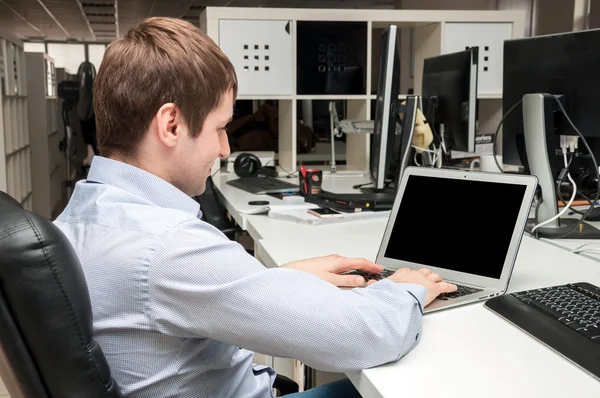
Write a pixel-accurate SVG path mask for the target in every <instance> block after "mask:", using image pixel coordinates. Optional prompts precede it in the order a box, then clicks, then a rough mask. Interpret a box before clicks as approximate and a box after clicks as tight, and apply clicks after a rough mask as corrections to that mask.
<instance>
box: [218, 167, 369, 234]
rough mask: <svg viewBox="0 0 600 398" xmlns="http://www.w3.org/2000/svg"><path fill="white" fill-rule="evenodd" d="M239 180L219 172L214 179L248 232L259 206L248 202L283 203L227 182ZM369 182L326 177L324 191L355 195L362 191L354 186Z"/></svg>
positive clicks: (236, 219)
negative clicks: (249, 220)
mask: <svg viewBox="0 0 600 398" xmlns="http://www.w3.org/2000/svg"><path fill="white" fill-rule="evenodd" d="M238 178H239V177H238V176H237V175H236V174H235V173H226V172H218V173H216V174H215V175H214V176H213V177H212V179H213V182H214V184H215V187H216V188H217V192H218V194H219V197H220V198H221V201H222V203H223V205H224V206H225V208H226V209H227V211H228V212H229V214H231V216H232V217H233V219H234V220H235V221H236V222H237V223H238V225H239V226H240V227H241V228H242V229H243V230H244V231H246V230H247V228H248V223H247V217H248V215H251V214H252V213H254V212H255V211H257V210H258V208H257V206H253V205H250V204H248V202H250V201H256V200H265V201H267V202H269V204H281V203H282V201H281V200H280V199H277V198H274V197H272V196H269V195H254V194H251V193H249V192H246V191H244V190H241V189H239V188H235V187H232V186H231V185H229V184H227V181H230V180H235V179H238ZM282 180H283V181H286V182H291V183H296V182H298V177H293V178H286V177H283V178H282ZM368 182H370V179H369V178H368V177H364V178H358V179H357V178H356V177H352V176H346V175H343V174H340V175H339V176H330V175H325V176H324V177H323V189H324V190H326V191H330V192H335V193H355V192H360V191H359V190H357V189H354V188H352V186H354V185H356V184H366V183H368ZM259 207H260V206H259Z"/></svg>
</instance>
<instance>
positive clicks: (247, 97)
mask: <svg viewBox="0 0 600 398" xmlns="http://www.w3.org/2000/svg"><path fill="white" fill-rule="evenodd" d="M293 99H294V97H293V96H291V95H238V96H237V98H236V100H239V101H248V100H250V101H251V100H293Z"/></svg>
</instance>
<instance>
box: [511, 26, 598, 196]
mask: <svg viewBox="0 0 600 398" xmlns="http://www.w3.org/2000/svg"><path fill="white" fill-rule="evenodd" d="M599 70H600V29H595V30H585V31H580V32H570V33H561V34H557V35H548V36H539V37H531V38H525V39H518V40H516V39H515V40H507V41H505V42H504V69H503V90H502V111H503V113H505V114H506V113H507V112H508V110H509V109H510V108H512V107H513V106H514V105H516V108H514V110H513V111H512V112H511V113H510V114H508V115H506V118H505V120H504V123H503V124H502V155H503V163H504V164H511V165H516V166H524V167H525V171H526V172H529V167H528V164H527V156H526V150H525V136H524V131H523V107H522V106H521V105H517V104H518V103H519V101H521V100H522V99H523V95H525V94H533V93H548V94H553V95H561V96H563V100H564V106H565V110H566V111H567V113H568V114H569V117H570V119H571V120H572V121H573V123H574V124H575V126H577V128H578V129H579V130H580V131H581V133H582V134H583V135H584V136H585V137H586V140H587V141H588V144H589V146H590V147H591V149H592V152H593V153H594V154H595V156H596V157H598V156H599V154H600V130H598V124H599V123H600V112H598V108H599V106H600V97H599V96H598V87H599V85H600V74H599V73H598V71H599ZM554 123H555V127H556V129H557V131H556V134H549V135H548V137H547V140H548V145H551V146H553V147H554V148H550V150H551V151H554V150H557V152H556V154H557V156H554V157H551V158H550V167H551V169H552V173H553V175H554V176H555V178H557V177H558V175H559V173H560V171H561V170H562V168H563V158H562V153H561V152H560V150H559V148H560V142H559V140H560V138H559V137H560V134H567V135H573V134H575V132H574V131H573V130H572V129H571V127H570V126H569V124H568V123H567V122H566V120H565V119H564V118H563V117H562V115H561V114H559V113H556V114H555V115H554ZM579 150H580V151H581V152H584V153H585V156H576V157H574V158H573V161H572V163H571V166H570V170H571V174H572V175H573V174H575V175H583V174H585V173H589V174H592V173H594V172H595V170H594V167H593V164H592V162H590V161H589V159H590V157H589V156H588V154H587V153H586V152H587V151H586V149H585V147H583V146H582V144H581V141H580V142H579ZM578 186H579V183H578Z"/></svg>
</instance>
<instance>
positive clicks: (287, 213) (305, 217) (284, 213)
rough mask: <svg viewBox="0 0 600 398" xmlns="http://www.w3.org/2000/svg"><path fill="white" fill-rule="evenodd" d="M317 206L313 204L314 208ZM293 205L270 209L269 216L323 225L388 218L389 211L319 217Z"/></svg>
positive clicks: (298, 222) (299, 222)
mask: <svg viewBox="0 0 600 398" xmlns="http://www.w3.org/2000/svg"><path fill="white" fill-rule="evenodd" d="M281 207H292V206H281ZM316 207H318V206H313V207H312V208H316ZM308 208H309V207H305V208H304V209H301V208H299V207H298V206H293V208H292V209H271V210H270V211H269V217H270V218H274V219H276V220H282V221H291V222H295V223H297V224H303V225H324V224H337V223H343V222H351V221H357V220H372V219H376V218H388V217H389V216H390V211H363V212H358V213H343V214H344V217H341V218H336V217H333V218H319V217H317V216H314V215H312V214H309V213H308V212H307V211H306V210H307V209H308Z"/></svg>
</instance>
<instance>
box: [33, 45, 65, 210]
mask: <svg viewBox="0 0 600 398" xmlns="http://www.w3.org/2000/svg"><path fill="white" fill-rule="evenodd" d="M25 57H26V58H25V59H26V63H27V68H26V70H27V92H28V108H29V115H30V118H29V140H30V143H31V155H32V159H31V168H32V186H33V187H32V197H33V211H35V212H36V213H37V214H39V215H41V216H43V217H46V218H48V219H53V218H55V217H56V216H57V215H58V213H59V212H60V211H61V210H62V206H63V205H64V203H65V200H66V192H65V189H64V183H63V181H64V176H65V173H66V169H65V167H66V165H65V158H64V156H63V155H62V153H61V151H60V149H59V144H60V140H61V138H62V135H61V131H60V128H59V127H60V125H61V124H60V123H59V120H58V117H59V112H58V98H57V91H56V90H57V81H56V71H55V69H54V60H53V59H52V58H51V57H50V56H48V55H46V54H44V53H32V52H31V53H30V52H28V53H26V54H25Z"/></svg>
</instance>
